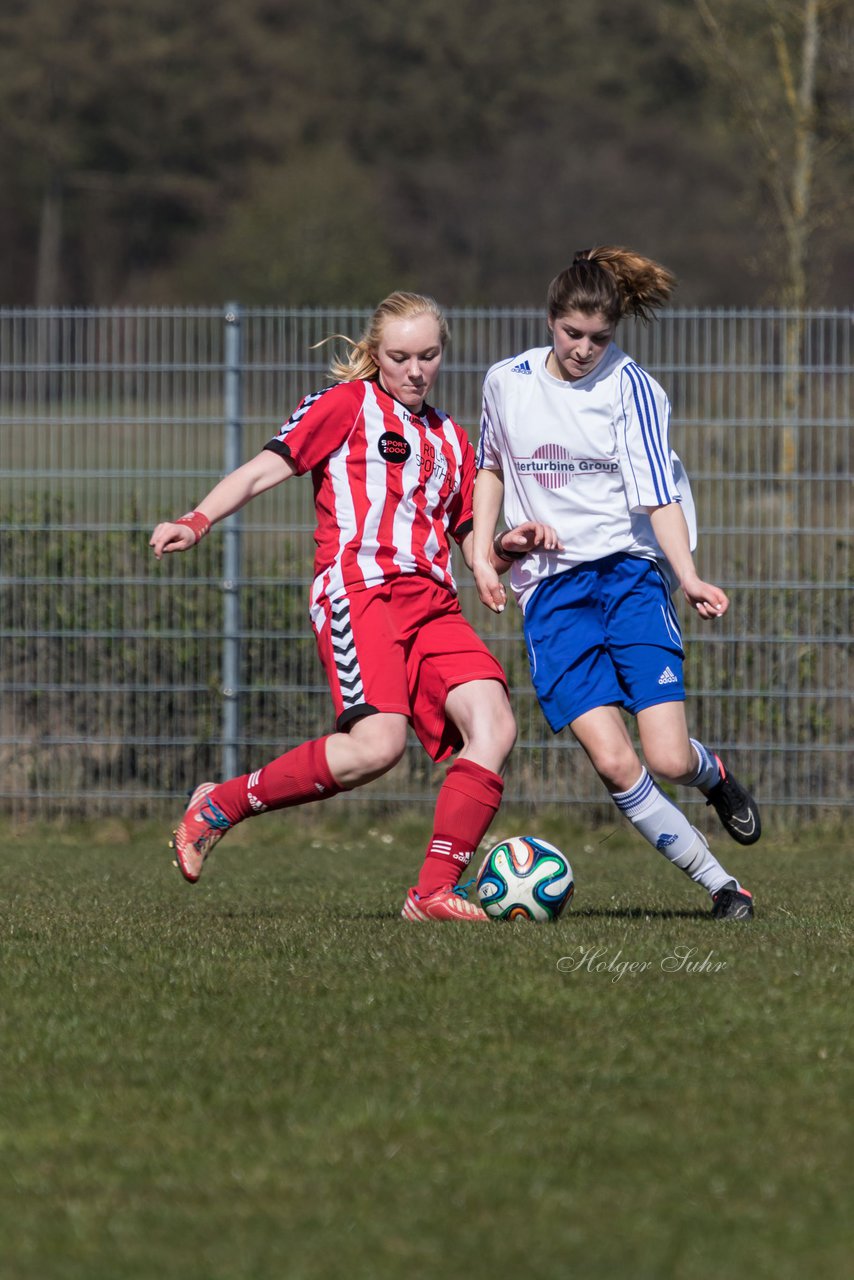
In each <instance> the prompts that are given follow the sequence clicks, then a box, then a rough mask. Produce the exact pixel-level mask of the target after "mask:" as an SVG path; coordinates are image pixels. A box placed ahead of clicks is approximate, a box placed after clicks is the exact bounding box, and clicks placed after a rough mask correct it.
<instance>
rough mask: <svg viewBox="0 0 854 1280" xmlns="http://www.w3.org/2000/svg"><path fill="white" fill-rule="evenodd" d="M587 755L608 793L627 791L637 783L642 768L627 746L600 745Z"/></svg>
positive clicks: (588, 751) (589, 750)
mask: <svg viewBox="0 0 854 1280" xmlns="http://www.w3.org/2000/svg"><path fill="white" fill-rule="evenodd" d="M587 753H588V755H589V756H590V760H591V763H592V765H593V768H594V769H595V770H596V772H597V773H598V774H599V777H600V778H601V779H602V781H603V782H604V783H605V786H606V787H607V788H608V790H609V791H613V792H618V791H628V790H629V789H630V788H631V787H633V786H634V785H635V783H636V782H637V780H638V777H639V775H640V772H641V768H642V766H641V762H640V760H639V759H638V757H637V756H636V755H635V752H634V751H633V750H632V748H631V746H630V745H629V744H626V746H622V745H621V744H614V745H611V744H602V745H599V746H597V747H595V748H593V749H591V748H590V747H588V748H587Z"/></svg>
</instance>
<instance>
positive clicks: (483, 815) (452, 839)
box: [415, 760, 504, 898]
mask: <svg viewBox="0 0 854 1280" xmlns="http://www.w3.org/2000/svg"><path fill="white" fill-rule="evenodd" d="M503 790H504V783H503V781H502V779H501V778H500V777H499V776H498V774H497V773H493V772H492V771H491V770H490V769H484V768H483V766H482V765H479V764H475V763H474V761H472V760H458V761H457V762H456V764H453V765H451V767H450V769H449V770H448V772H447V774H446V776H445V781H444V783H443V784H442V788H441V790H440V792H439V795H438V797H437V799H436V816H435V818H434V820H433V835H432V836H431V838H430V843H429V845H428V846H427V853H426V855H425V857H424V865H423V866H422V868H421V873H420V875H419V877H418V884H417V885H416V886H415V888H416V891H417V893H418V894H419V895H420V896H421V897H422V898H423V897H426V895H427V894H428V893H433V892H434V891H435V890H436V889H448V888H450V887H451V886H452V885H455V884H456V883H457V881H458V880H459V878H460V876H461V875H462V873H463V871H464V870H465V869H466V867H467V866H468V864H469V863H470V862H471V860H472V858H473V857H474V853H475V850H476V849H477V846H478V845H479V844H480V842H481V840H482V839H483V837H484V836H485V835H486V832H487V831H488V829H489V824H490V822H492V819H493V818H494V817H495V814H496V813H497V811H498V806H499V805H500V804H501V793H502V791H503Z"/></svg>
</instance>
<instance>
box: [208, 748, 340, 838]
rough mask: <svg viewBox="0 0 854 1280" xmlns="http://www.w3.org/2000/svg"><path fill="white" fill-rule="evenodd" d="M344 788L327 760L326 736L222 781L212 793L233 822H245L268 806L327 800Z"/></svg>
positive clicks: (274, 807)
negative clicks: (268, 762) (238, 775)
mask: <svg viewBox="0 0 854 1280" xmlns="http://www.w3.org/2000/svg"><path fill="white" fill-rule="evenodd" d="M341 790H343V788H342V787H339V785H338V783H337V782H336V781H335V779H334V778H333V776H332V774H331V773H330V772H329V765H328V764H327V763H326V738H314V739H312V741H311V742H304V743H303V744H302V746H300V747H294V749H293V751H288V752H286V753H285V755H283V756H279V758H278V760H273V761H271V762H270V764H267V765H265V766H264V768H263V769H259V770H258V771H257V772H256V773H244V774H243V775H242V776H241V777H239V778H232V779H231V780H230V781H229V782H221V783H220V784H219V786H218V787H217V788H216V789H215V790H214V791H212V792H211V799H213V801H214V802H215V803H216V804H217V805H219V807H220V809H222V811H223V813H224V814H225V816H226V817H227V818H228V819H229V821H230V822H242V820H243V819H244V818H249V817H251V816H252V814H254V813H263V812H264V811H265V810H266V809H288V808H290V807H291V806H292V805H297V804H309V803H311V801H312V800H326V799H327V798H328V797H329V796H334V795H337V794H338V792H339V791H341Z"/></svg>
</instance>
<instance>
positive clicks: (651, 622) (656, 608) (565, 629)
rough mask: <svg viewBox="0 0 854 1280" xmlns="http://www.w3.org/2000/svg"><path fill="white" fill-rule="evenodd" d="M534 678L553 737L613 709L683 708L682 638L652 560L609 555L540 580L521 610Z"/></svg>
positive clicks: (630, 710) (665, 587)
mask: <svg viewBox="0 0 854 1280" xmlns="http://www.w3.org/2000/svg"><path fill="white" fill-rule="evenodd" d="M525 643H526V645H527V648H528V660H529V662H530V664H531V679H532V681H533V684H534V689H535V691H536V694H537V698H538V700H539V703H540V706H541V707H542V709H543V714H544V715H545V717H546V719H547V721H548V722H549V725H550V727H551V729H552V731H553V732H554V733H558V732H559V730H561V729H563V728H565V726H566V725H568V724H571V723H572V721H573V720H576V719H577V718H578V717H579V716H581V715H583V714H584V713H585V711H592V710H593V708H594V707H604V706H609V705H611V704H615V705H617V706H620V707H624V708H625V710H626V711H629V712H631V713H632V714H633V715H636V714H637V713H638V711H642V710H643V709H644V708H645V707H654V706H657V705H658V704H659V703H662V702H684V700H685V685H684V683H683V678H682V660H683V658H684V652H683V648H682V632H681V630H680V627H679V621H678V618H677V616H676V611H675V609H674V607H673V602H672V600H671V598H670V590H669V587H668V584H667V582H666V581H665V579H664V577H663V575H662V573H661V572H660V570H659V569H658V567H657V565H656V563H655V561H654V560H646V559H643V558H641V557H640V556H630V555H625V554H624V553H622V552H620V553H618V554H617V555H612V556H606V557H605V558H604V559H603V560H594V561H592V562H591V563H590V564H583V565H578V566H577V567H576V568H574V569H567V570H565V571H564V572H563V573H558V574H555V575H553V576H552V577H550V578H544V579H543V581H542V582H541V583H540V584H539V586H537V588H536V589H535V590H534V592H533V594H532V596H531V597H530V599H529V601H528V605H527V608H526V610H525Z"/></svg>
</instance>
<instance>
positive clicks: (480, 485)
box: [469, 467, 563, 613]
mask: <svg viewBox="0 0 854 1280" xmlns="http://www.w3.org/2000/svg"><path fill="white" fill-rule="evenodd" d="M503 501H504V477H503V475H502V473H501V472H500V471H493V470H491V469H489V468H485V467H484V468H481V470H480V471H478V473H477V479H476V481H475V486H474V502H473V514H474V528H473V531H472V534H471V535H470V536H471V538H472V543H471V547H472V550H471V557H472V558H471V563H470V565H469V567H470V568H471V570H472V573H473V574H474V580H475V583H476V585H477V590H478V595H479V596H480V600H481V603H482V604H485V605H486V607H487V608H488V609H491V610H492V611H493V613H501V612H503V610H504V606H505V605H506V603H507V593H506V591H505V589H504V584H503V583H502V582H500V581H499V575H500V574H503V573H506V572H507V570H508V569H509V568H510V566H511V564H512V563H513V561H514V560H519V559H521V557H522V556H524V555H527V554H528V552H529V551H534V550H536V549H537V548H539V547H541V548H542V549H543V550H545V551H562V550H563V546H562V544H561V542H560V540H559V538H558V536H557V533H556V532H555V530H554V529H553V528H552V526H551V525H548V524H543V523H542V522H541V521H539V520H526V521H524V523H522V524H519V525H516V526H515V527H514V528H513V529H505V530H504V531H503V532H502V533H501V534H499V535H498V536H497V537H496V535H495V526H496V523H497V522H498V515H499V513H500V511H501V507H502V503H503Z"/></svg>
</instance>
